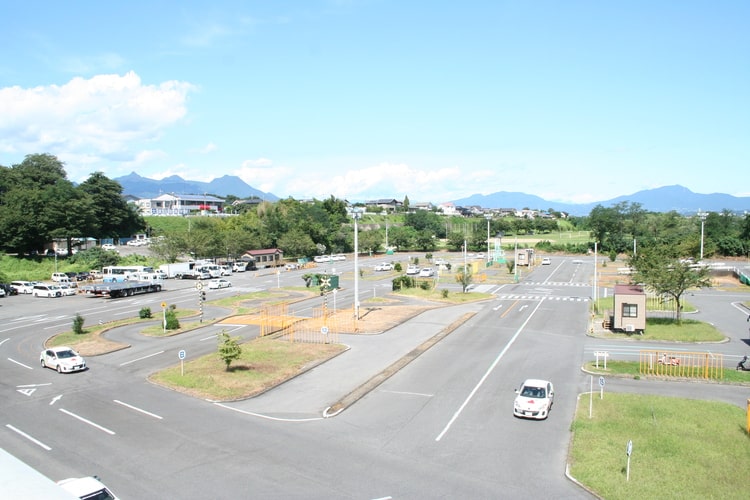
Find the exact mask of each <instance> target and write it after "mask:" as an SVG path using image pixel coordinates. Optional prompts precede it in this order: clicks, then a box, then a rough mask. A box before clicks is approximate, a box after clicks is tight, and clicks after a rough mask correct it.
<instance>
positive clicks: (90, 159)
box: [0, 71, 195, 179]
mask: <svg viewBox="0 0 750 500" xmlns="http://www.w3.org/2000/svg"><path fill="white" fill-rule="evenodd" d="M193 90H195V87H194V86H193V85H191V84H189V83H186V82H179V81H174V80H173V81H166V82H163V83H160V84H158V85H145V84H143V83H142V82H141V79H140V77H139V76H138V75H137V74H136V73H134V72H132V71H131V72H128V73H126V74H124V75H122V76H120V75H97V76H94V77H92V78H89V79H85V78H74V79H72V80H70V81H69V82H67V83H66V84H64V85H60V86H58V85H49V86H38V87H34V88H21V87H19V86H14V87H5V88H2V89H0V151H3V152H5V153H12V154H18V155H26V154H30V153H38V152H49V153H51V154H54V155H56V156H57V157H58V158H60V159H61V160H63V161H65V162H66V171H67V172H68V175H69V177H70V178H72V179H75V178H77V177H80V176H81V175H85V174H88V173H89V172H90V170H87V169H88V167H84V166H83V165H77V164H72V160H77V159H81V158H85V159H87V161H86V163H88V164H95V163H97V160H99V161H103V160H105V159H106V160H111V158H112V157H116V158H117V159H118V160H119V159H129V160H130V161H136V158H137V156H138V155H139V153H137V152H133V151H132V150H133V149H134V148H136V145H137V144H138V143H140V142H143V143H150V142H153V141H155V140H156V139H158V138H159V137H160V136H161V135H162V133H163V131H164V130H165V129H166V128H168V127H170V126H172V125H174V124H175V123H177V122H178V121H179V120H181V119H182V118H184V117H185V115H186V114H187V106H186V100H187V95H188V93H189V92H191V91H193Z"/></svg>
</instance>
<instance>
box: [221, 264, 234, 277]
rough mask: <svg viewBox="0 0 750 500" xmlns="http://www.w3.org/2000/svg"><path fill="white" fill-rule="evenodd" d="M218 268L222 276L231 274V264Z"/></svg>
mask: <svg viewBox="0 0 750 500" xmlns="http://www.w3.org/2000/svg"><path fill="white" fill-rule="evenodd" d="M219 269H220V270H221V275H222V276H231V275H232V267H231V266H219Z"/></svg>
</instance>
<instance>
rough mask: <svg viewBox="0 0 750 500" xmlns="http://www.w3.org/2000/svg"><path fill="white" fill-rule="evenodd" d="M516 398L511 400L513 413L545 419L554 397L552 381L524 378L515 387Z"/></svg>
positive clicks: (524, 416)
mask: <svg viewBox="0 0 750 500" xmlns="http://www.w3.org/2000/svg"><path fill="white" fill-rule="evenodd" d="M516 394H517V396H516V399H515V401H514V402H513V415H515V416H516V417H522V418H534V419H537V420H542V419H545V418H547V417H548V416H549V411H550V409H551V408H552V403H553V401H554V397H555V388H554V387H553V386H552V382H549V381H547V380H539V379H528V380H525V381H524V382H523V383H522V384H521V387H520V388H518V389H516Z"/></svg>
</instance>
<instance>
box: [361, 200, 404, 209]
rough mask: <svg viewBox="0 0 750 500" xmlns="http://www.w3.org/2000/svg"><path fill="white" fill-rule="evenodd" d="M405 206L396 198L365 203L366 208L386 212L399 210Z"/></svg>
mask: <svg viewBox="0 0 750 500" xmlns="http://www.w3.org/2000/svg"><path fill="white" fill-rule="evenodd" d="M403 205H404V204H403V203H402V202H400V201H398V200H396V199H394V198H390V199H381V200H370V201H366V202H365V207H380V208H382V209H385V210H390V211H394V210H396V209H397V208H401V207H402V206H403Z"/></svg>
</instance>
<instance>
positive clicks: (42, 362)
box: [39, 358, 47, 368]
mask: <svg viewBox="0 0 750 500" xmlns="http://www.w3.org/2000/svg"><path fill="white" fill-rule="evenodd" d="M39 361H40V363H41V364H42V368H47V364H46V363H45V362H44V358H42V359H41V360H39Z"/></svg>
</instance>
